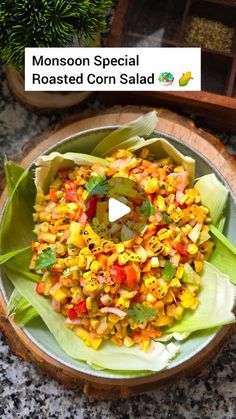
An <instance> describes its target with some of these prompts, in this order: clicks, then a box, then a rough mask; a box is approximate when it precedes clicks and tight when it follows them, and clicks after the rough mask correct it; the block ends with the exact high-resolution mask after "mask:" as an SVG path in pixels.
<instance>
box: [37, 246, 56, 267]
mask: <svg viewBox="0 0 236 419" xmlns="http://www.w3.org/2000/svg"><path fill="white" fill-rule="evenodd" d="M56 260H57V257H56V250H55V249H53V248H52V247H47V248H46V249H44V250H42V252H40V253H39V255H38V258H37V260H36V262H35V268H36V269H41V270H42V271H44V270H46V269H49V268H51V267H52V265H53V264H54V263H55V262H56Z"/></svg>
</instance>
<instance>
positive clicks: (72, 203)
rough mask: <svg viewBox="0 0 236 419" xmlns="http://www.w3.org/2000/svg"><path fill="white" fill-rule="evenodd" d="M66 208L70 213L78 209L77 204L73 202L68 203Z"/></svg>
mask: <svg viewBox="0 0 236 419" xmlns="http://www.w3.org/2000/svg"><path fill="white" fill-rule="evenodd" d="M67 206H68V208H70V209H71V210H72V211H76V210H77V209H78V207H79V206H78V204H76V203H75V202H69V204H67Z"/></svg>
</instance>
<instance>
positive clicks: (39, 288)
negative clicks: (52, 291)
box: [36, 281, 46, 294]
mask: <svg viewBox="0 0 236 419" xmlns="http://www.w3.org/2000/svg"><path fill="white" fill-rule="evenodd" d="M45 285H46V283H45V282H44V281H40V282H38V283H37V285H36V292H37V293H38V294H44V291H45Z"/></svg>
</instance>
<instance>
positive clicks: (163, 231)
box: [157, 228, 172, 241]
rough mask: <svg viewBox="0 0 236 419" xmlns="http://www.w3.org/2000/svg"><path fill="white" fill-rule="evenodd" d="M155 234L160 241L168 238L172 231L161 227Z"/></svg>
mask: <svg viewBox="0 0 236 419" xmlns="http://www.w3.org/2000/svg"><path fill="white" fill-rule="evenodd" d="M157 235H158V239H159V240H161V241H162V240H165V239H169V237H171V236H172V231H171V230H167V228H162V229H161V230H160V231H158V233H157Z"/></svg>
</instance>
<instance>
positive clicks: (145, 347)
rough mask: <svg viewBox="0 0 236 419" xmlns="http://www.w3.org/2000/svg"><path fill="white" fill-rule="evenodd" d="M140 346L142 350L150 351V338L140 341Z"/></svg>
mask: <svg viewBox="0 0 236 419" xmlns="http://www.w3.org/2000/svg"><path fill="white" fill-rule="evenodd" d="M139 347H140V349H141V350H142V351H148V350H149V348H150V340H149V339H146V340H143V341H142V342H140V344H139Z"/></svg>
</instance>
